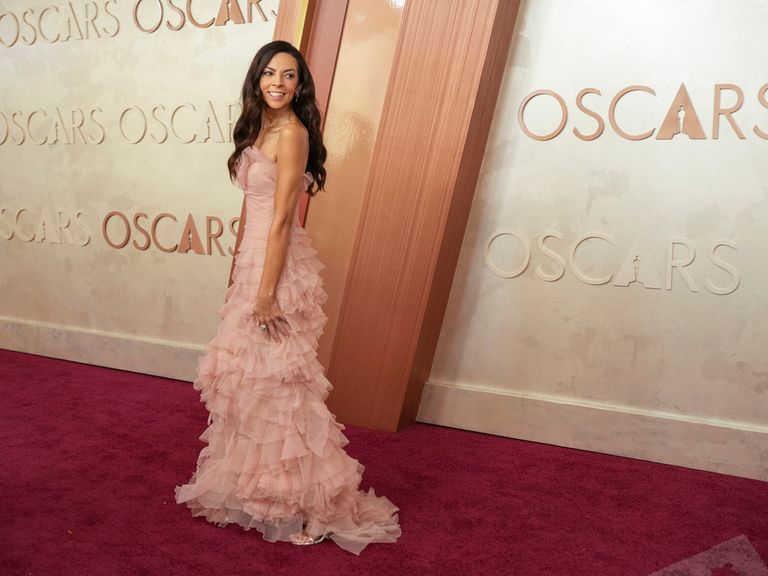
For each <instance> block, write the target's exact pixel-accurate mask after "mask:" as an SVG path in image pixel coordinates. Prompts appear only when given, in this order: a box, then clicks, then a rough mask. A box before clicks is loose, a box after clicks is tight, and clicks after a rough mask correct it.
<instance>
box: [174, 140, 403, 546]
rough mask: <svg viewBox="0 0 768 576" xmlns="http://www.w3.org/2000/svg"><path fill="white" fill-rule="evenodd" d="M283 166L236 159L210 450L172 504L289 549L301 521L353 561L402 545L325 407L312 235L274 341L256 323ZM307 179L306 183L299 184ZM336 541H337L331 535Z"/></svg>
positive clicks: (203, 362) (298, 242)
mask: <svg viewBox="0 0 768 576" xmlns="http://www.w3.org/2000/svg"><path fill="white" fill-rule="evenodd" d="M276 173H277V164H275V162H273V161H272V160H270V159H269V158H267V157H266V156H265V155H264V154H263V153H262V152H261V151H260V150H259V149H258V148H256V147H254V146H251V147H250V148H247V149H246V150H245V151H244V152H243V155H242V156H241V158H240V162H239V164H238V168H237V175H236V180H237V182H238V185H239V186H240V187H241V188H242V189H243V192H244V194H245V202H246V225H245V229H244V234H243V238H242V241H241V245H240V249H239V251H238V253H237V255H236V257H235V269H234V275H233V279H234V282H233V284H232V285H231V286H230V287H229V289H228V290H227V293H226V302H225V304H224V306H223V307H222V308H221V309H220V311H219V315H220V317H221V323H220V325H219V329H218V332H217V334H216V336H215V337H214V338H213V340H212V341H211V342H210V343H209V344H208V346H207V347H206V349H205V351H204V353H203V355H202V357H201V358H200V360H199V363H198V374H197V379H196V380H195V382H194V384H193V385H194V388H195V389H196V390H198V391H200V393H201V396H200V399H201V402H205V405H206V408H207V409H208V411H209V413H210V414H209V418H208V427H207V428H206V430H205V431H204V432H203V433H202V435H201V436H200V439H201V440H203V441H204V442H206V443H207V446H205V447H204V448H203V449H202V451H201V452H200V455H199V457H198V460H197V470H196V472H195V473H194V474H193V475H192V478H191V479H190V481H189V483H188V484H185V485H183V486H177V487H176V489H175V494H176V502H178V503H180V504H181V503H186V504H187V506H188V507H189V508H190V509H191V510H192V515H193V516H203V517H205V518H206V519H207V520H208V521H209V522H212V523H214V524H217V525H219V526H225V525H227V524H230V523H237V524H239V525H240V526H242V527H243V528H245V529H246V530H250V529H251V528H256V529H257V530H259V531H260V532H261V533H262V534H263V538H264V539H265V540H267V541H269V542H275V541H277V540H282V541H289V540H290V539H289V536H290V535H291V534H294V533H298V532H301V530H302V525H303V524H306V527H307V528H306V531H307V533H308V534H309V535H311V536H313V537H316V536H319V535H321V534H328V537H329V538H330V539H332V540H333V541H334V542H336V544H338V545H339V546H340V547H341V548H343V549H344V550H347V551H349V552H352V553H354V554H360V552H361V551H362V550H363V549H364V548H365V547H366V546H367V545H368V544H371V543H376V542H378V543H392V542H395V541H396V540H397V539H398V537H399V536H400V533H401V530H400V525H399V519H398V514H397V511H398V508H397V507H396V506H395V505H394V504H393V503H392V502H391V501H390V500H389V499H388V498H387V497H386V496H377V495H376V493H375V491H374V489H373V488H370V489H369V491H368V492H364V491H362V490H360V489H359V485H360V481H361V479H362V474H363V471H364V469H365V467H364V466H363V465H362V464H361V463H360V462H359V461H358V460H356V459H354V458H352V457H351V456H349V455H348V454H347V453H346V452H345V451H344V449H343V446H345V445H346V444H347V443H348V442H349V440H348V439H347V438H346V436H344V434H343V433H342V430H344V426H343V425H342V424H341V423H339V422H337V421H336V417H335V416H334V415H333V414H332V413H331V412H330V411H329V410H328V408H327V407H326V405H325V399H326V397H327V396H328V393H329V392H330V391H331V390H332V389H333V386H332V385H331V383H330V382H329V381H328V380H327V379H326V378H325V376H324V370H323V367H322V365H321V364H320V363H319V362H318V360H317V358H316V352H315V351H316V348H317V339H318V338H319V336H320V334H321V333H322V330H323V327H324V325H325V322H326V320H327V318H326V316H325V314H324V313H323V311H322V309H321V305H322V304H323V303H324V302H325V299H326V293H325V291H324V290H323V286H322V280H321V278H320V275H319V272H320V270H321V269H322V268H323V265H322V264H321V263H320V262H319V261H318V260H317V258H316V257H315V251H314V249H313V248H312V247H311V245H310V240H309V237H308V236H307V234H306V232H305V230H304V229H303V228H302V227H301V226H299V225H298V215H297V216H296V218H295V226H294V227H293V228H292V233H291V240H290V245H289V249H288V254H287V257H286V261H285V266H284V268H283V272H282V275H281V278H280V282H279V284H278V287H277V292H276V294H277V300H278V302H279V304H280V308H281V309H282V311H283V314H284V316H285V318H286V319H287V320H288V323H289V325H290V329H289V336H288V338H287V339H285V340H284V341H283V342H282V343H279V342H274V341H269V340H268V339H267V338H266V336H265V335H264V333H262V331H261V330H259V328H258V326H257V324H256V320H255V318H254V316H253V314H252V311H253V308H254V303H255V296H256V292H257V289H258V285H259V279H260V277H261V272H262V269H263V265H264V257H265V254H266V247H267V232H268V230H269V226H270V223H271V221H272V216H273V213H274V195H275V178H276ZM311 182H312V178H311V176H310V175H309V173H307V174H305V177H304V183H303V185H304V186H305V189H306V187H307V186H308V185H309V184H310V183H311ZM329 533H330V534H329Z"/></svg>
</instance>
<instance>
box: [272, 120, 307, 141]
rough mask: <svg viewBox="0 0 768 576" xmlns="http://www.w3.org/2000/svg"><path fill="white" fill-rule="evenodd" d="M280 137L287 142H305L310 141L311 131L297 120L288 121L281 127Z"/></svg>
mask: <svg viewBox="0 0 768 576" xmlns="http://www.w3.org/2000/svg"><path fill="white" fill-rule="evenodd" d="M279 139H280V140H281V141H284V142H285V143H287V144H292V145H296V144H299V145H300V144H305V143H307V142H309V132H308V131H307V129H306V128H305V127H304V125H303V124H302V123H301V122H299V121H298V120H296V121H295V122H288V124H286V125H285V126H283V127H282V128H281V129H280V134H279Z"/></svg>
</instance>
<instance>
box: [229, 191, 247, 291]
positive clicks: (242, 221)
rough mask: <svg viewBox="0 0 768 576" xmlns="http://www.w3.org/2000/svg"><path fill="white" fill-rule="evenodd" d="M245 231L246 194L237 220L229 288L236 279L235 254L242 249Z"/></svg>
mask: <svg viewBox="0 0 768 576" xmlns="http://www.w3.org/2000/svg"><path fill="white" fill-rule="evenodd" d="M244 231H245V196H243V207H242V208H241V209H240V220H238V221H237V238H236V239H235V249H234V250H233V251H232V266H230V267H229V284H228V285H227V288H229V287H230V286H232V283H233V282H234V281H235V279H234V278H233V277H232V275H233V274H234V272H235V254H237V251H238V250H239V249H240V242H242V241H243V232H244Z"/></svg>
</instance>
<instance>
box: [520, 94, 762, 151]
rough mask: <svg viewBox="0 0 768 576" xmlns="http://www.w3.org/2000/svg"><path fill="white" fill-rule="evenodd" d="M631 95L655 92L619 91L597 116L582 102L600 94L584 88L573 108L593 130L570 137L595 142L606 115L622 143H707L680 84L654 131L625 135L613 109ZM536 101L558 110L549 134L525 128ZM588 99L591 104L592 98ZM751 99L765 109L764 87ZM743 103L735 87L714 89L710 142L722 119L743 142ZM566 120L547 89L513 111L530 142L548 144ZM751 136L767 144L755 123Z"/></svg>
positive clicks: (562, 108) (565, 111)
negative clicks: (728, 101)
mask: <svg viewBox="0 0 768 576" xmlns="http://www.w3.org/2000/svg"><path fill="white" fill-rule="evenodd" d="M632 93H641V94H647V95H648V97H652V98H655V97H656V91H655V90H654V89H653V88H651V87H650V86H644V85H639V84H637V85H632V86H627V87H626V88H623V89H621V90H619V91H618V92H617V93H616V94H615V95H614V96H613V98H611V101H610V103H609V105H608V109H607V112H603V113H602V114H601V113H600V112H598V110H597V109H596V108H595V107H594V104H592V105H591V107H588V106H587V104H586V103H585V98H586V97H587V96H592V97H595V96H597V97H599V96H602V93H601V91H600V90H598V89H597V88H584V89H583V90H581V91H580V92H579V93H578V94H577V95H576V97H575V104H576V107H577V108H578V110H579V111H580V112H581V113H582V114H584V115H586V116H588V117H589V118H591V119H592V120H593V121H594V123H595V128H594V130H593V131H592V132H589V133H584V132H582V131H581V130H579V129H578V128H573V134H574V135H575V136H576V138H578V139H580V140H584V141H591V140H595V139H597V138H599V137H600V136H601V135H602V134H603V133H604V132H605V119H604V117H603V116H604V115H606V116H607V117H608V123H609V125H610V127H611V129H612V130H613V132H614V133H615V134H617V135H618V136H620V137H621V138H623V139H625V140H630V141H639V140H646V139H648V138H651V137H652V136H653V135H654V134H656V140H671V139H672V138H674V137H675V136H678V135H681V136H683V135H684V136H687V137H688V139H691V140H705V139H707V134H706V132H705V130H704V127H703V126H702V123H701V120H700V116H699V114H698V113H697V111H696V107H695V106H694V102H693V99H692V98H691V96H690V94H689V93H688V89H687V88H686V86H685V84H680V87H679V88H678V91H677V94H676V95H675V97H674V99H673V100H672V102H671V104H670V105H669V106H668V107H667V109H666V113H665V115H664V117H663V120H661V123H660V124H659V125H658V126H656V127H654V126H649V127H648V129H647V130H645V131H644V132H639V133H630V132H628V131H627V130H626V129H625V128H623V127H622V126H621V125H620V124H619V122H618V120H617V113H616V110H617V108H618V107H619V105H620V103H622V100H623V99H624V98H625V97H626V96H627V95H629V94H632ZM726 94H727V95H728V96H727V97H729V98H730V99H732V100H734V103H733V104H731V105H730V106H726V105H724V104H723V101H724V99H725V98H726ZM540 98H549V99H551V100H554V103H555V104H556V107H555V109H557V110H559V118H555V119H554V121H552V122H551V126H552V129H551V130H550V131H549V132H538V133H537V132H534V131H533V130H532V129H531V128H530V127H529V122H528V121H527V119H526V110H527V109H528V107H529V106H530V105H531V103H532V102H534V101H535V100H536V99H540ZM591 99H592V100H594V98H591ZM755 99H756V101H757V103H758V104H759V105H760V106H761V107H762V108H765V109H768V83H765V84H763V85H762V86H761V87H760V88H759V89H758V91H757V93H756V94H755ZM744 102H745V95H744V90H742V88H741V87H739V86H738V85H736V84H715V85H714V90H713V109H712V118H711V132H710V138H711V139H712V140H717V139H719V138H720V126H721V121H722V120H723V119H725V120H726V121H727V122H728V125H729V126H730V127H731V130H733V133H734V134H735V135H736V136H737V137H738V138H739V139H740V140H744V139H746V138H747V136H746V134H745V132H744V130H743V128H742V126H743V125H744V120H743V119H741V120H740V122H741V124H740V123H739V121H737V118H736V114H737V112H739V111H740V110H741V108H742V106H743V105H744ZM623 105H624V104H622V106H623ZM568 116H569V109H568V105H567V104H566V101H565V99H564V98H563V97H562V96H561V95H560V94H558V93H557V92H555V91H554V90H548V89H541V90H535V91H533V92H531V93H530V94H528V95H527V96H525V98H523V100H522V101H521V102H520V106H519V107H518V111H517V120H518V124H519V125H520V128H521V129H522V131H523V133H525V135H526V136H528V137H529V138H532V139H533V140H538V141H542V142H543V141H547V140H552V139H553V138H556V137H557V136H559V135H560V134H561V133H562V132H563V130H564V129H565V127H566V125H567V123H568ZM742 116H743V115H742ZM750 123H751V122H750ZM657 128H658V133H657ZM751 132H752V133H754V134H755V135H756V136H757V137H758V138H761V139H763V140H768V131H766V130H764V129H763V128H761V127H760V126H759V125H758V124H757V123H754V124H753V125H752V130H751Z"/></svg>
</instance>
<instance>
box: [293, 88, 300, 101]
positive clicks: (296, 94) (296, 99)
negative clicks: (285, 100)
mask: <svg viewBox="0 0 768 576" xmlns="http://www.w3.org/2000/svg"><path fill="white" fill-rule="evenodd" d="M293 101H294V102H298V101H299V91H298V90H296V92H294V93H293Z"/></svg>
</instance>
